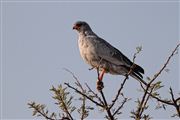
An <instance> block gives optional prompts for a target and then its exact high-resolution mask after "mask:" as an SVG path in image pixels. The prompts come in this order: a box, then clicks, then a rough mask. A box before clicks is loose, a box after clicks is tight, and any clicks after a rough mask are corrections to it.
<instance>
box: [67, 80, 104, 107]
mask: <svg viewBox="0 0 180 120" xmlns="http://www.w3.org/2000/svg"><path fill="white" fill-rule="evenodd" d="M64 84H65V85H66V86H67V87H69V88H71V89H73V90H74V91H75V92H77V93H79V94H81V95H83V96H85V97H86V98H87V99H88V100H90V101H91V102H93V103H94V104H96V105H97V106H100V107H102V108H104V106H103V105H102V104H100V103H98V102H96V101H95V100H93V99H92V98H90V97H89V96H87V95H86V94H84V93H82V92H81V91H79V90H78V89H77V88H74V87H73V86H71V85H70V84H69V83H64Z"/></svg>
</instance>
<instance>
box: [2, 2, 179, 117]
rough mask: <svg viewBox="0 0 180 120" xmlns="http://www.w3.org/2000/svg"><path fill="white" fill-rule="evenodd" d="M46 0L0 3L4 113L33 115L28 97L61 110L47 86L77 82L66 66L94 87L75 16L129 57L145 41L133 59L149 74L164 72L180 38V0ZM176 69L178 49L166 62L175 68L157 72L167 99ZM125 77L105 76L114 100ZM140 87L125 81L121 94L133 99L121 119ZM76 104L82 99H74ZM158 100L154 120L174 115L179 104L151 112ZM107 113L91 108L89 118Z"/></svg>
mask: <svg viewBox="0 0 180 120" xmlns="http://www.w3.org/2000/svg"><path fill="white" fill-rule="evenodd" d="M45 1H46V2H45ZM45 1H44V2H43V1H41V0H40V1H39V2H37V1H27V0H24V1H23V2H21V1H19V2H18V1H16V0H11V1H9V0H3V1H1V9H0V10H1V25H0V26H1V113H2V114H1V118H3V119H32V118H34V117H32V116H31V115H32V111H31V110H30V109H28V106H27V102H30V101H36V102H38V103H43V104H46V105H47V106H48V108H49V110H50V111H55V112H56V111H57V112H58V109H57V106H56V105H54V102H55V101H54V100H53V99H52V93H51V92H50V91H49V89H50V88H51V86H52V85H53V86H58V85H59V84H63V83H64V82H68V83H70V84H73V83H74V82H75V81H74V80H73V78H72V76H71V75H70V74H69V73H67V72H66V71H64V70H63V68H67V69H69V70H71V71H72V72H73V73H74V74H75V75H76V76H77V77H78V79H79V81H80V82H81V83H88V84H89V86H90V87H91V88H92V89H94V90H96V78H97V74H96V71H95V70H92V71H89V70H88V68H90V66H88V65H87V64H86V63H85V62H84V61H83V60H82V59H81V57H80V54H79V49H78V46H77V33H76V31H73V30H72V26H73V24H74V23H75V22H76V21H78V20H83V21H86V22H88V23H89V25H90V26H91V28H92V29H93V31H94V32H95V33H96V34H97V35H99V36H100V37H102V38H104V39H105V40H107V41H108V42H109V43H111V44H112V45H113V46H115V47H116V48H118V49H119V50H120V51H121V52H123V53H124V54H125V55H126V56H127V57H128V58H130V59H131V60H132V58H133V54H134V52H135V51H136V47H137V46H142V47H143V50H142V52H141V53H140V54H139V55H138V57H137V59H136V63H137V64H139V65H141V66H142V67H143V68H144V69H145V75H144V78H146V77H147V76H149V77H152V76H153V75H154V74H155V73H156V72H157V71H158V70H160V68H161V67H162V65H163V64H164V62H165V60H166V59H167V57H168V56H169V55H170V54H171V51H172V50H173V49H174V48H175V46H176V45H177V43H178V40H179V27H180V26H179V13H178V10H179V3H178V2H173V1H171V0H169V1H171V2H167V1H168V0H165V1H159V2H155V1H151V2H150V1H144V2H141V1H139V2H135V1H129V2H128V1H126V2H116V1H114V2H105V1H104V2H103V1H99V2H88V1H84V2H77V1H76V2H72V1H71V2H57V1H54V2H52V1H49V2H48V0H45ZM179 67H180V66H179V57H178V55H176V56H174V57H173V59H172V60H171V62H170V64H169V65H168V68H169V69H170V71H169V72H168V73H167V72H163V73H162V74H161V76H160V77H159V78H158V80H162V83H163V85H165V87H164V88H163V89H161V90H160V94H161V95H162V97H163V98H170V95H169V87H170V86H171V87H172V88H173V90H174V92H175V93H178V92H179V91H180V89H179V87H180V85H179V84H180V79H179ZM122 80H123V77H122V76H113V75H109V74H107V75H105V77H104V85H105V88H104V93H105V96H106V98H107V100H108V101H109V102H110V101H111V98H112V97H113V96H115V95H116V91H117V90H118V88H119V86H120V84H121V82H122ZM139 87H140V86H139V84H138V83H137V81H136V80H134V79H133V78H130V79H129V80H128V81H127V83H126V84H125V87H124V90H123V91H124V95H125V96H127V97H130V98H132V100H131V101H129V102H128V103H126V104H125V106H124V108H123V111H122V112H123V114H122V115H120V118H129V116H130V114H129V112H130V111H131V110H132V109H134V108H135V106H136V105H135V102H134V101H135V100H136V99H137V98H138V97H140V96H142V94H140V93H139V92H138V91H137V89H138V88H139ZM73 95H76V94H74V93H73ZM177 95H178V94H176V96H177ZM75 97H76V96H75ZM75 105H76V106H79V105H80V103H78V102H75ZM155 105H156V102H155V100H154V101H151V100H150V109H149V110H148V111H147V112H146V113H149V114H150V115H151V116H152V117H153V118H157V119H165V118H166V119H170V116H171V115H172V112H174V108H172V107H167V110H166V111H164V110H154V109H155ZM103 115H104V114H102V113H101V112H92V114H90V116H89V118H91V119H92V118H94V119H100V118H103V117H104V116H103ZM75 116H76V117H78V116H77V115H75Z"/></svg>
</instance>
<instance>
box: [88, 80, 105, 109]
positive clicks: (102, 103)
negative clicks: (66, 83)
mask: <svg viewBox="0 0 180 120" xmlns="http://www.w3.org/2000/svg"><path fill="white" fill-rule="evenodd" d="M85 85H86V87H87V88H88V89H89V91H90V92H91V93H92V94H93V95H94V96H95V97H96V98H97V99H98V100H99V102H100V103H101V104H102V105H103V106H104V103H103V101H102V100H101V98H100V97H99V96H98V95H97V94H96V93H95V92H94V91H93V90H92V89H91V88H90V87H89V86H88V84H87V83H85Z"/></svg>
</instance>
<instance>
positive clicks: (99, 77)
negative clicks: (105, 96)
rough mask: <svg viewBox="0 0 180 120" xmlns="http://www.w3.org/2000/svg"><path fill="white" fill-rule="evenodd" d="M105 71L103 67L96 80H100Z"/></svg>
mask: <svg viewBox="0 0 180 120" xmlns="http://www.w3.org/2000/svg"><path fill="white" fill-rule="evenodd" d="M105 72H106V70H105V69H103V70H102V72H101V74H100V75H99V76H98V80H100V81H102V79H103V76H104V73H105Z"/></svg>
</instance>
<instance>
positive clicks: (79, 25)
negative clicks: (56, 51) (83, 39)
mask: <svg viewBox="0 0 180 120" xmlns="http://www.w3.org/2000/svg"><path fill="white" fill-rule="evenodd" d="M73 30H77V31H78V32H79V33H81V32H85V31H89V30H90V31H91V28H90V26H89V25H88V24H87V23H86V22H84V21H77V22H76V23H74V25H73Z"/></svg>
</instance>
